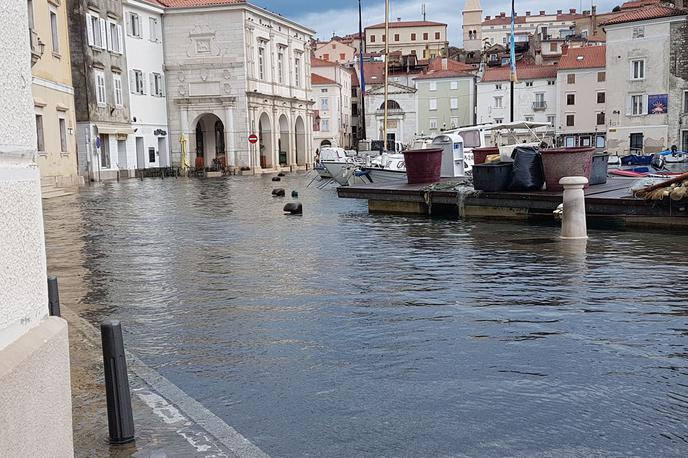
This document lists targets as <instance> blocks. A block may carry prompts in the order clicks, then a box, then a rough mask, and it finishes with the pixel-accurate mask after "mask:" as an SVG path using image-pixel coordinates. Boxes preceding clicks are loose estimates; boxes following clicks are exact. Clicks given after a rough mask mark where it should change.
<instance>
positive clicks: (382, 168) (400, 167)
mask: <svg viewBox="0 0 688 458" xmlns="http://www.w3.org/2000/svg"><path fill="white" fill-rule="evenodd" d="M361 171H362V172H364V173H365V174H366V176H367V177H368V178H369V179H370V181H371V182H373V183H393V182H397V181H406V162H404V155H403V154H393V153H392V154H390V153H382V154H381V155H379V156H377V157H375V158H373V159H372V160H371V161H370V166H369V167H362V168H361Z"/></svg>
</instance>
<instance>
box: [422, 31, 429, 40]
mask: <svg viewBox="0 0 688 458" xmlns="http://www.w3.org/2000/svg"><path fill="white" fill-rule="evenodd" d="M423 40H425V41H428V32H424V33H423Z"/></svg>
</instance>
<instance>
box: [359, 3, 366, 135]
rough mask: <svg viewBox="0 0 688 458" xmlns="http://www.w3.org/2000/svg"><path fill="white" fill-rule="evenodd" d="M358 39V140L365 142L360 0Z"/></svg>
mask: <svg viewBox="0 0 688 458" xmlns="http://www.w3.org/2000/svg"><path fill="white" fill-rule="evenodd" d="M358 38H359V42H358V43H359V44H358V48H359V51H358V67H359V74H360V75H361V81H359V90H360V91H361V93H360V97H361V102H360V111H359V117H358V118H359V120H360V123H359V127H360V129H359V133H358V139H359V140H365V139H366V119H365V74H364V73H363V43H365V40H364V39H363V22H362V19H361V0H358Z"/></svg>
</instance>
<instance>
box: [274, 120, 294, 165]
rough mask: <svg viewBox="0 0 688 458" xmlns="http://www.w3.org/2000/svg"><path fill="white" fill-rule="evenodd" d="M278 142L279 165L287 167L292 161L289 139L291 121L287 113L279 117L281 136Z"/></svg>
mask: <svg viewBox="0 0 688 458" xmlns="http://www.w3.org/2000/svg"><path fill="white" fill-rule="evenodd" d="M277 143H278V144H277V151H278V154H279V156H278V157H277V162H278V163H279V165H281V166H284V167H286V166H287V165H289V162H290V160H289V159H290V158H289V151H290V150H291V142H290V141H289V121H288V120H287V117H286V116H285V115H281V116H280V117H279V137H278V140H277Z"/></svg>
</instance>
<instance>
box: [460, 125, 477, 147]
mask: <svg viewBox="0 0 688 458" xmlns="http://www.w3.org/2000/svg"><path fill="white" fill-rule="evenodd" d="M460 134H461V138H463V147H464V148H479V147H480V131H479V130H477V129H476V130H464V131H461V132H460Z"/></svg>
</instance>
